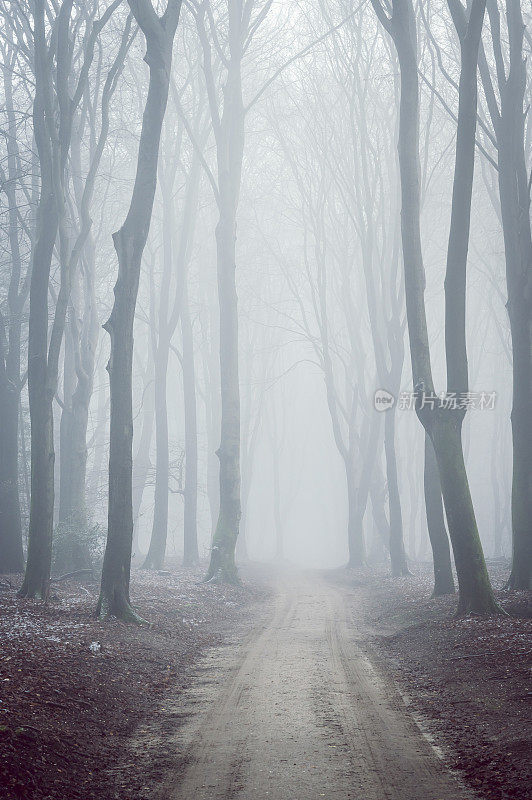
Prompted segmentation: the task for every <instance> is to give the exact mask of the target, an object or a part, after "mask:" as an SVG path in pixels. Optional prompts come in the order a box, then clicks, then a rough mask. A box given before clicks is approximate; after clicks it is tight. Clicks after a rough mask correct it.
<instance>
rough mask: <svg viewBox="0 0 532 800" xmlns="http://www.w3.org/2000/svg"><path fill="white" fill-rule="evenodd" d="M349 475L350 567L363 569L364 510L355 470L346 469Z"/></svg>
mask: <svg viewBox="0 0 532 800" xmlns="http://www.w3.org/2000/svg"><path fill="white" fill-rule="evenodd" d="M346 477H347V503H348V520H347V543H348V547H349V561H348V563H347V566H348V567H349V568H350V569H362V567H364V566H365V564H366V545H365V542H364V530H363V523H364V511H365V508H362V506H361V503H360V493H359V488H358V487H357V486H356V485H355V482H356V480H355V476H354V475H353V470H349V469H346Z"/></svg>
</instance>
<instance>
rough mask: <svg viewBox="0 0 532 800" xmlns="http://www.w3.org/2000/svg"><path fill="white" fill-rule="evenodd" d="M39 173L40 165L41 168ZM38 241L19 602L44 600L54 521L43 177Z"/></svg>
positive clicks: (53, 228) (47, 187)
mask: <svg viewBox="0 0 532 800" xmlns="http://www.w3.org/2000/svg"><path fill="white" fill-rule="evenodd" d="M41 170H42V162H41ZM41 181H42V185H41V197H40V200H39V209H38V224H37V240H36V243H35V250H34V254H33V265H32V273H31V286H30V318H29V340H28V394H29V403H30V418H31V501H30V522H29V530H28V556H27V561H26V573H25V575H24V582H23V584H22V586H21V588H20V591H19V596H20V597H40V598H42V599H43V600H45V601H46V600H47V599H48V592H49V587H50V569H51V559H52V532H53V517H54V461H55V452H54V435H53V413H52V401H53V395H54V392H53V387H50V382H49V376H48V363H47V362H48V352H47V350H48V279H49V276H50V267H51V262H52V253H53V249H54V245H55V239H56V236H57V230H58V224H59V215H58V211H57V205H56V201H55V197H54V193H53V190H52V187H51V181H50V182H49V179H48V176H47V175H46V171H45V172H44V174H43V173H42V172H41Z"/></svg>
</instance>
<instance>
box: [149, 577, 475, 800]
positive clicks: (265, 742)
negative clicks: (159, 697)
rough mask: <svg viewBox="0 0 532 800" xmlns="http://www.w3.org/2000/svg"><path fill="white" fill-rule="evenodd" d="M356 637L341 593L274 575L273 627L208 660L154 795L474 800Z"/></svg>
mask: <svg viewBox="0 0 532 800" xmlns="http://www.w3.org/2000/svg"><path fill="white" fill-rule="evenodd" d="M362 636H363V634H362V632H361V629H360V628H359V629H358V632H357V626H356V620H355V621H353V620H352V619H351V618H350V615H349V612H348V610H347V604H346V602H345V592H344V591H343V590H342V589H340V588H337V587H333V586H330V585H328V584H327V583H326V582H325V581H324V580H323V578H322V577H320V576H318V575H315V574H308V573H307V574H300V573H290V574H285V575H284V576H281V577H278V578H277V579H276V599H275V609H274V613H273V615H272V616H271V617H270V618H269V620H268V621H267V622H265V623H264V625H263V626H261V627H260V628H259V630H257V631H255V633H254V634H253V635H252V636H251V637H250V639H249V640H248V641H247V642H246V643H244V644H242V645H241V646H239V647H235V648H230V649H229V650H228V651H226V653H225V656H223V657H222V658H223V659H225V664H224V663H222V666H221V667H220V666H219V663H218V658H217V655H218V654H217V653H216V652H215V653H213V654H212V657H211V660H210V662H209V663H207V664H206V665H205V670H204V679H203V680H201V679H200V678H198V680H197V685H196V686H195V687H193V689H192V690H191V691H190V692H189V693H188V696H187V698H185V708H184V709H183V698H182V697H181V699H180V711H179V712H177V710H175V712H174V713H175V714H177V713H179V716H180V717H181V718H183V713H184V712H185V714H189V717H188V721H186V722H185V723H184V724H183V725H182V726H181V727H180V728H179V730H178V731H177V734H175V747H176V748H177V758H176V764H175V767H174V768H171V769H170V770H169V771H167V773H166V777H165V779H164V780H163V785H162V788H161V794H160V797H161V798H163V797H164V798H165V800H192V798H194V800H207V798H209V800H224V799H225V798H241V800H266V799H268V800H288V799H289V798H297V800H316V799H317V798H322V797H326V798H328V800H335V799H337V800H340V799H341V800H348V798H357V800H386V799H387V798H389V799H390V800H392V798H393V800H466V798H467V799H468V800H469V799H470V798H471V797H472V795H471V794H470V793H469V792H468V791H467V790H465V789H464V788H463V786H461V785H460V784H459V783H458V781H457V779H456V778H455V777H454V776H452V775H451V774H449V773H448V772H447V771H446V770H445V767H444V765H443V763H442V762H441V761H440V760H439V759H438V757H437V755H436V753H435V751H434V749H433V748H432V747H431V746H430V744H429V743H428V741H427V740H426V739H425V738H424V737H423V736H422V734H421V733H420V731H419V729H418V728H417V726H416V725H415V724H414V722H413V721H412V720H411V718H410V717H409V715H408V713H407V712H406V709H405V706H404V703H403V702H402V700H401V699H400V698H399V697H398V695H397V694H396V692H395V691H394V689H393V688H392V687H391V686H389V685H388V684H387V682H386V681H385V680H384V679H383V678H382V677H381V676H380V675H379V673H378V671H377V670H376V669H375V668H374V667H373V666H372V664H371V662H370V660H369V659H368V658H367V656H366V655H365V654H364V652H363V649H362V647H361V637H362ZM357 637H358V639H357ZM187 706H188V707H187ZM167 709H168V706H167ZM168 722H169V720H167V724H166V725H165V735H166V736H167V737H168V735H169V725H168ZM139 745H140V746H141V747H142V742H141V741H139Z"/></svg>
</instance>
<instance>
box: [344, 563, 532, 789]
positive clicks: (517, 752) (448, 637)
mask: <svg viewBox="0 0 532 800" xmlns="http://www.w3.org/2000/svg"><path fill="white" fill-rule="evenodd" d="M412 569H413V571H414V573H415V574H414V575H413V576H412V577H411V578H395V579H392V578H390V577H389V576H387V575H386V574H385V573H384V572H379V571H377V572H376V573H375V574H373V575H372V576H367V575H366V576H355V578H354V582H355V592H354V596H353V602H354V603H356V604H357V610H359V609H360V607H361V606H362V607H363V609H364V616H365V619H366V623H367V625H368V627H369V628H370V632H372V633H373V636H372V644H371V648H372V650H373V652H374V653H375V652H376V653H377V655H378V657H379V658H380V659H381V660H382V664H383V667H384V669H386V671H387V672H391V674H392V676H393V678H394V679H395V681H396V683H397V685H398V686H399V687H400V688H401V689H402V690H403V692H404V694H405V699H406V702H407V703H409V705H410V708H411V710H412V711H413V713H414V714H415V715H416V716H417V718H418V720H419V722H420V724H421V726H422V728H423V729H424V730H425V731H426V732H427V733H428V734H429V736H431V738H432V739H433V741H434V743H435V744H437V745H439V746H440V747H441V749H442V750H443V753H444V757H445V759H446V761H447V762H448V764H449V765H450V766H451V768H453V769H456V770H458V771H459V772H460V773H461V774H462V775H464V777H465V779H466V780H467V782H468V783H469V785H471V786H472V787H474V788H475V789H476V790H477V791H478V793H479V795H480V796H481V797H483V798H489V800H525V798H530V797H531V796H532V794H531V787H532V769H531V764H532V759H531V754H532V713H531V712H532V686H531V682H530V678H531V667H532V657H531V656H532V619H531V618H530V617H531V615H532V594H531V593H530V592H507V591H504V590H502V589H501V587H503V586H504V584H505V582H506V580H507V579H508V568H507V566H506V565H503V564H492V565H490V572H491V577H492V581H493V584H494V586H495V587H498V592H497V595H498V599H499V601H500V603H501V605H502V606H503V608H505V609H506V611H507V612H508V613H509V615H510V616H500V617H491V618H489V617H479V616H473V615H470V616H467V617H464V618H462V619H457V618H455V617H454V611H455V608H456V598H452V597H445V598H438V599H434V600H431V599H430V594H431V591H432V575H431V569H430V568H429V567H427V568H422V567H413V568H412ZM352 583H353V578H351V585H352Z"/></svg>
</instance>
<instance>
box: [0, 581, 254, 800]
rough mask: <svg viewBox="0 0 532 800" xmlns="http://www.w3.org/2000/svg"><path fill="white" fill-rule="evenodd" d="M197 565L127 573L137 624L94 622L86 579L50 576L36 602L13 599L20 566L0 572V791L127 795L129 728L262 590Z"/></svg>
mask: <svg viewBox="0 0 532 800" xmlns="http://www.w3.org/2000/svg"><path fill="white" fill-rule="evenodd" d="M203 575H204V570H184V569H182V568H176V569H172V571H171V572H169V573H166V574H153V573H148V572H144V571H134V572H133V575H132V586H131V595H132V600H133V602H134V604H135V607H136V608H137V609H138V611H139V613H140V614H141V615H142V617H144V618H145V619H146V620H148V621H149V622H150V623H151V624H150V626H149V627H140V628H137V627H133V626H131V625H124V624H122V623H120V622H118V621H116V620H110V621H107V622H105V623H101V622H99V621H97V620H95V619H94V618H93V616H92V615H93V612H94V607H95V603H96V599H97V593H98V589H99V585H98V584H97V583H96V582H94V581H92V580H85V579H83V580H82V581H81V582H80V581H78V580H68V581H64V582H61V583H55V584H53V586H52V598H51V601H50V603H49V605H48V606H46V607H45V606H43V605H42V604H41V603H39V602H37V601H27V600H19V599H17V597H16V591H15V590H16V588H17V586H18V585H19V583H20V580H21V579H20V576H5V575H4V576H1V577H0V645H1V647H0V798H2V800H114V799H115V798H120V800H131V798H133V797H135V798H137V797H140V796H141V794H142V791H143V787H144V789H146V790H147V789H149V787H147V786H146V775H145V774H144V772H143V768H142V767H141V766H140V765H139V766H138V768H137V766H136V764H135V763H134V762H133V763H130V764H127V767H124V765H125V764H126V763H127V760H128V757H129V755H130V751H129V740H130V738H131V736H132V734H133V732H134V731H135V729H136V728H137V726H138V725H139V723H140V722H141V721H142V720H144V719H145V718H147V717H149V716H150V714H153V713H154V711H155V709H157V708H158V704H159V701H160V699H161V698H162V697H164V696H165V694H167V693H168V692H169V691H170V690H171V692H172V695H173V696H178V695H179V693H180V692H181V690H182V688H183V687H184V686H185V685H187V683H188V682H189V681H190V674H191V671H192V670H193V667H194V665H195V663H196V661H197V659H198V657H199V655H200V654H201V653H203V652H204V651H205V650H206V649H208V648H212V647H221V646H223V644H224V642H227V641H228V640H229V638H230V635H236V633H237V632H238V635H239V636H245V635H246V632H247V631H248V630H249V629H250V627H251V626H252V624H253V621H254V619H255V617H256V613H257V611H258V609H259V608H260V607H261V605H262V601H263V600H264V599H265V597H266V593H265V590H264V588H260V587H258V586H257V585H256V584H253V583H250V582H247V584H246V586H245V587H243V588H233V587H227V586H216V585H213V584H205V583H202V582H201V579H202V577H203ZM9 586H11V587H12V588H9ZM148 796H149V793H148Z"/></svg>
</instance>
